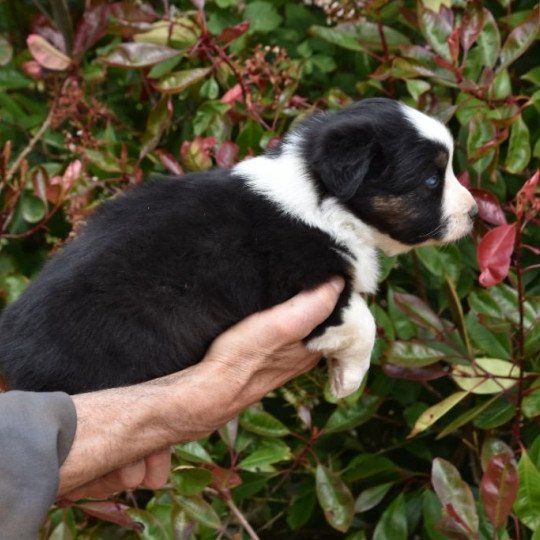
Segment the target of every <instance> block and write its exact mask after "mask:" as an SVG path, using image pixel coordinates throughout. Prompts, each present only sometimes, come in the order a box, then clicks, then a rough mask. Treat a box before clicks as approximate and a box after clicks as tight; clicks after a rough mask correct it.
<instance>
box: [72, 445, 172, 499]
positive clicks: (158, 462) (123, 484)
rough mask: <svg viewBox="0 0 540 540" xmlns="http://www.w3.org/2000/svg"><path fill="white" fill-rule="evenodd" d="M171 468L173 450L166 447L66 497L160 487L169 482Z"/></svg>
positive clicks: (105, 496) (82, 496) (103, 497)
mask: <svg viewBox="0 0 540 540" xmlns="http://www.w3.org/2000/svg"><path fill="white" fill-rule="evenodd" d="M170 469H171V451H170V449H169V448H166V449H163V450H159V451H157V452H154V453H153V454H151V455H149V456H148V457H146V458H145V459H141V460H139V461H137V462H135V463H131V464H129V465H126V466H125V467H122V468H121V469H117V470H116V471H112V472H111V473H109V474H107V475H105V476H103V477H101V478H98V479H97V480H94V481H93V482H89V483H88V484H85V485H84V486H81V487H80V488H77V489H75V490H73V491H71V492H70V493H68V494H66V495H65V496H64V498H65V499H68V500H70V501H76V500H78V499H82V498H84V497H92V498H95V499H106V498H108V497H110V496H112V495H114V494H115V493H118V492H119V491H125V490H127V489H135V488H137V487H139V486H141V487H145V488H148V489H159V488H161V487H163V485H164V484H165V483H166V482H167V479H168V478H169V472H170Z"/></svg>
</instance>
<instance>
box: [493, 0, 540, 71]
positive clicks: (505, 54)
mask: <svg viewBox="0 0 540 540" xmlns="http://www.w3.org/2000/svg"><path fill="white" fill-rule="evenodd" d="M539 25H540V10H539V7H538V6H536V7H535V8H534V9H533V10H532V13H531V15H530V16H529V18H528V19H527V20H525V22H523V23H521V24H520V25H519V26H517V27H516V28H514V29H513V30H512V31H511V32H510V34H509V35H508V37H507V38H506V41H505V42H504V45H503V47H502V49H501V54H500V61H501V64H500V67H499V69H502V68H503V67H506V66H508V65H509V64H511V63H512V62H514V60H516V58H518V57H520V56H521V55H522V54H523V53H524V52H525V51H526V50H527V49H528V48H529V47H530V46H531V45H532V43H533V42H534V40H535V38H536V37H537V36H538V28H539Z"/></svg>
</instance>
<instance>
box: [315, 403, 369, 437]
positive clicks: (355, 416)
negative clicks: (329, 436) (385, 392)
mask: <svg viewBox="0 0 540 540" xmlns="http://www.w3.org/2000/svg"><path fill="white" fill-rule="evenodd" d="M379 403H380V399H379V398H378V397H377V396H372V395H363V396H362V397H361V398H360V399H359V400H358V401H357V402H356V403H353V404H352V405H350V406H348V405H346V404H343V405H339V406H338V407H336V409H335V411H334V412H333V413H332V414H331V415H330V418H329V419H328V422H326V425H325V426H324V428H323V430H324V432H325V433H337V432H339V431H345V430H349V429H353V428H355V427H358V426H359V425H361V424H363V423H365V422H367V421H368V420H369V419H370V418H371V417H372V416H373V415H374V414H375V413H376V412H377V408H378V407H379Z"/></svg>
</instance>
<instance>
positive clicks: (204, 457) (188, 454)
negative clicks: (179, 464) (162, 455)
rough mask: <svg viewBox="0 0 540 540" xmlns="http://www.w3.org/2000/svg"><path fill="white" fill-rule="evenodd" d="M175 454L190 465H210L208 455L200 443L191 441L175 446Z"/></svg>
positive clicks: (210, 460)
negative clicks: (190, 463)
mask: <svg viewBox="0 0 540 540" xmlns="http://www.w3.org/2000/svg"><path fill="white" fill-rule="evenodd" d="M174 450H175V452H176V453H177V454H178V455H179V456H180V457H181V458H182V459H185V460H187V461H190V462H192V463H212V458H211V457H210V454H209V453H208V452H207V451H206V450H205V449H204V448H203V446H202V445H201V443H199V442H196V441H193V442H188V443H184V444H177V445H176V446H175V447H174Z"/></svg>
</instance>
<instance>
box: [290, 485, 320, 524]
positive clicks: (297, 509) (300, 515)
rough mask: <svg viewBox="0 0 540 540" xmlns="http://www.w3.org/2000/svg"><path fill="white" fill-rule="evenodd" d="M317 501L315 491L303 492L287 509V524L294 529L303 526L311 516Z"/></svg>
mask: <svg viewBox="0 0 540 540" xmlns="http://www.w3.org/2000/svg"><path fill="white" fill-rule="evenodd" d="M316 503H317V497H316V496H315V491H312V490H309V491H307V492H305V493H302V494H301V495H300V497H298V498H296V499H295V500H294V501H293V502H292V504H291V505H290V506H289V508H288V510H287V525H289V527H290V528H291V529H293V530H297V529H300V528H301V527H303V526H304V525H305V524H306V523H307V522H308V521H309V519H310V518H311V516H312V514H313V510H314V509H315V505H316Z"/></svg>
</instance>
